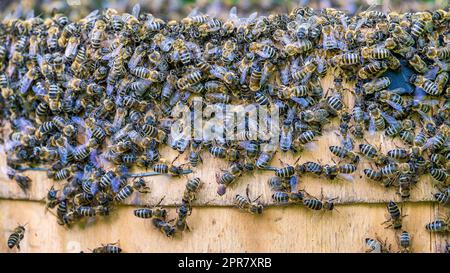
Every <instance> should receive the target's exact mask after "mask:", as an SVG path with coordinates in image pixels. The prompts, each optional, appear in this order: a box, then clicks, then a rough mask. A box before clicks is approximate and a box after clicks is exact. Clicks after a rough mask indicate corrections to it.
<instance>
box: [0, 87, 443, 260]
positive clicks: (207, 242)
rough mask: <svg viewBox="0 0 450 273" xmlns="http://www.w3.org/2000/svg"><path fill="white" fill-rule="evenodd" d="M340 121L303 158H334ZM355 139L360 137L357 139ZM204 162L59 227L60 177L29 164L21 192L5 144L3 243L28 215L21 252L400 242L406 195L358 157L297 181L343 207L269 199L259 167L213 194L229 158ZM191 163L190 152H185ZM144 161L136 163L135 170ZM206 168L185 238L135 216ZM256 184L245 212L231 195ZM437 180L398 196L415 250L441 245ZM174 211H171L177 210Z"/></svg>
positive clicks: (345, 248) (377, 138) (0, 191)
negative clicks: (253, 208) (391, 207)
mask: <svg viewBox="0 0 450 273" xmlns="http://www.w3.org/2000/svg"><path fill="white" fill-rule="evenodd" d="M329 82H330V80H329V78H328V79H325V80H324V82H323V87H324V90H326V89H327V88H328V87H329ZM346 103H347V106H348V107H349V108H350V109H351V107H353V101H352V97H351V96H348V97H347V98H346ZM336 131H337V123H336V122H333V123H332V124H329V125H327V126H326V127H325V129H324V134H323V136H321V137H319V138H318V140H317V141H315V142H314V143H313V144H312V145H309V146H308V147H307V149H306V150H305V151H304V152H303V153H301V158H300V160H299V163H302V162H306V161H318V160H319V161H320V162H321V163H322V164H325V163H332V160H333V159H334V160H337V158H336V157H334V156H333V155H332V154H331V153H330V151H329V149H328V147H329V146H330V145H340V141H341V137H340V136H337V135H336V134H335V132H336ZM366 140H367V141H368V142H369V143H371V144H374V145H377V146H378V145H379V144H380V143H382V145H381V151H383V152H386V151H387V150H389V149H392V148H393V147H395V145H394V144H393V143H392V140H390V139H388V138H386V137H385V136H384V135H382V134H375V135H374V136H370V135H367V136H366ZM357 144H358V143H355V147H357ZM162 154H163V156H164V157H165V158H167V159H173V158H174V157H175V156H176V152H174V151H172V150H171V149H170V148H164V149H163V150H162ZM297 157H298V156H294V155H292V154H290V153H289V154H283V153H281V152H278V153H277V154H276V156H275V158H274V160H273V161H272V163H273V164H272V165H274V166H281V163H280V161H279V160H278V159H282V161H283V162H286V163H291V164H292V163H293V162H294V161H295V160H296V159H297ZM202 158H203V164H200V166H199V167H197V168H196V169H195V170H194V172H193V173H192V174H190V175H187V176H184V177H181V178H175V179H174V178H171V177H169V176H166V175H160V176H155V177H151V178H146V181H147V183H148V186H149V187H150V188H151V193H149V194H145V195H143V194H139V193H134V194H133V196H132V197H131V198H129V199H128V200H127V202H126V204H128V205H131V206H126V205H125V206H121V207H119V209H118V211H116V212H114V213H113V215H112V216H110V217H108V218H101V219H97V220H95V221H90V222H89V221H88V222H89V223H84V224H81V225H78V226H76V227H73V228H72V229H70V230H69V229H66V228H63V227H61V226H59V225H58V224H57V222H56V218H55V217H54V216H53V215H52V214H51V213H48V212H47V213H45V209H44V207H45V203H44V202H43V198H44V197H45V195H46V193H47V191H48V189H49V188H50V187H51V186H52V185H54V186H55V187H56V188H60V187H61V182H54V181H52V180H49V179H47V176H46V173H45V172H25V174H26V175H28V176H30V177H31V178H32V180H33V182H32V184H31V189H30V190H29V192H28V193H24V192H22V191H21V190H20V188H19V187H18V186H17V185H16V182H14V181H11V180H9V179H8V178H7V177H6V173H5V170H6V162H5V155H4V151H3V150H2V151H1V152H0V168H1V170H2V171H0V225H1V226H0V229H1V231H2V235H1V236H0V252H15V251H16V250H9V249H7V247H6V240H7V236H8V234H9V233H10V232H11V230H12V229H13V228H14V227H15V226H16V225H17V223H21V224H24V223H28V225H27V234H26V236H25V239H24V241H23V242H22V244H21V245H22V251H23V252H73V251H80V250H84V251H87V250H88V248H90V249H92V248H94V247H96V246H99V245H100V244H101V243H110V242H115V241H117V240H120V243H121V247H122V248H123V249H124V250H125V251H128V252H193V251H194V252H196V251H199V252H210V251H211V252H226V251H237V252H266V251H268V252H361V251H364V238H366V237H368V236H372V237H373V236H375V234H377V235H378V236H379V237H380V238H386V237H387V239H388V242H389V243H391V244H392V248H393V251H397V249H398V247H397V242H396V240H395V236H397V235H398V233H396V232H394V231H393V230H391V229H384V227H383V226H382V225H381V222H383V221H384V220H385V214H386V208H385V205H386V203H387V202H388V201H390V200H395V201H398V202H400V201H401V199H400V198H399V196H398V194H397V193H396V191H395V189H393V188H388V189H387V188H384V187H383V186H381V185H379V184H376V183H375V182H371V181H368V180H366V179H364V177H362V170H363V169H364V168H365V167H369V166H370V164H369V163H368V161H366V160H365V159H362V161H361V162H360V164H359V166H358V170H357V172H356V173H355V174H354V180H353V181H352V182H350V181H346V180H338V181H327V180H324V179H319V178H317V177H313V176H302V177H300V184H299V188H301V189H305V190H307V191H308V193H310V194H312V195H314V196H317V197H320V192H321V190H322V189H323V192H324V196H325V197H329V198H331V197H337V198H338V200H337V202H336V203H338V204H339V205H338V206H337V209H338V211H339V212H332V213H321V212H319V213H314V212H312V211H309V210H307V209H306V208H304V207H300V206H293V207H275V206H273V203H272V201H271V194H272V192H271V190H270V188H269V186H268V184H267V180H268V179H269V178H270V177H271V176H273V175H274V173H273V172H271V171H256V172H254V173H252V174H246V175H244V176H242V177H240V178H239V179H238V180H237V182H236V183H235V184H234V185H233V186H232V187H230V188H229V189H228V191H227V193H226V194H225V195H224V196H218V195H217V194H216V190H217V183H216V173H217V172H218V171H220V169H224V168H226V167H227V163H226V162H225V161H221V160H217V159H213V158H212V157H211V155H209V153H208V152H203V154H202ZM179 162H180V163H183V162H185V155H182V156H181V157H180V159H179ZM139 171H142V170H134V171H133V172H139ZM192 177H200V178H201V180H202V181H203V186H202V188H201V190H200V192H199V193H198V199H197V200H196V201H195V203H194V206H195V208H194V212H193V214H192V216H191V217H189V219H188V220H189V223H190V226H191V227H192V229H193V231H192V232H190V233H186V232H185V233H184V234H183V238H182V239H180V238H178V239H172V240H171V239H167V238H165V237H164V236H163V235H162V234H158V233H159V232H158V231H157V230H155V229H153V227H152V226H151V223H150V222H149V221H143V220H141V219H138V218H136V217H135V216H134V215H133V213H132V210H133V209H134V208H135V207H136V206H139V205H145V204H147V205H152V204H155V203H157V202H158V201H159V200H160V199H161V197H162V196H166V197H165V199H164V201H163V203H162V204H163V205H165V206H169V207H172V208H171V210H172V215H174V214H175V212H174V210H175V208H174V207H175V206H176V205H177V204H179V203H180V202H181V196H182V193H183V191H184V187H185V183H186V181H187V179H189V178H192ZM247 185H250V191H251V194H252V195H253V196H258V195H260V194H261V195H262V197H261V201H262V202H263V203H264V204H265V205H266V206H267V208H266V211H265V212H264V214H263V215H262V217H255V216H252V215H248V214H246V213H242V212H240V211H238V210H237V209H235V208H232V207H231V206H233V203H232V200H233V197H234V195H235V194H237V193H240V194H245V188H246V187H247ZM434 191H435V190H434V189H433V186H432V183H431V179H430V177H429V176H428V175H426V176H422V177H421V179H420V181H419V183H418V184H417V185H416V186H415V188H413V189H412V192H411V198H410V200H409V201H408V202H402V203H401V206H402V207H403V208H404V209H405V212H406V214H408V216H407V217H406V218H405V220H404V222H405V225H404V229H406V230H407V231H409V232H410V233H411V234H412V236H413V240H414V241H413V247H412V250H413V251H415V252H441V251H442V249H443V244H444V242H445V239H446V238H447V237H448V234H447V235H444V236H443V235H435V234H430V233H429V232H427V231H426V230H425V224H426V223H428V222H430V221H431V220H433V219H434V218H435V217H436V215H438V214H439V210H441V211H442V208H439V207H438V206H437V205H436V204H434V203H432V202H430V201H431V200H432V194H431V193H432V192H434ZM174 217H175V216H174Z"/></svg>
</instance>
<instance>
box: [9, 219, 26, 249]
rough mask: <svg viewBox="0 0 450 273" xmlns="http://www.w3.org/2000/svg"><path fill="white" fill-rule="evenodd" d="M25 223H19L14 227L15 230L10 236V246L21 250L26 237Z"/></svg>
mask: <svg viewBox="0 0 450 273" xmlns="http://www.w3.org/2000/svg"><path fill="white" fill-rule="evenodd" d="M25 226H26V224H25V225H23V226H22V225H19V226H18V227H16V228H15V229H14V232H13V233H12V234H11V235H9V237H8V247H9V248H13V247H17V249H18V250H20V242H21V241H22V240H23V238H24V237H25Z"/></svg>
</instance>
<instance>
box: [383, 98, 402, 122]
mask: <svg viewBox="0 0 450 273" xmlns="http://www.w3.org/2000/svg"><path fill="white" fill-rule="evenodd" d="M392 103H393V104H396V103H395V102H392ZM388 104H389V101H388ZM389 105H390V104H389ZM396 110H397V109H396ZM398 111H400V110H398ZM381 115H382V116H383V117H384V119H385V120H386V121H387V123H389V124H390V125H398V124H399V122H398V121H397V120H396V119H395V118H394V117H392V116H390V115H388V114H387V113H385V112H381Z"/></svg>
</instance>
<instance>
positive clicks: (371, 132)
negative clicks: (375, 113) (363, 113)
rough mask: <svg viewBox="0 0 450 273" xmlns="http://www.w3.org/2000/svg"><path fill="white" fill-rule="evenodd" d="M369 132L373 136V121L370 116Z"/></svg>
mask: <svg viewBox="0 0 450 273" xmlns="http://www.w3.org/2000/svg"><path fill="white" fill-rule="evenodd" d="M369 134H370V135H371V136H373V135H374V134H375V121H374V119H373V118H372V117H370V120H369Z"/></svg>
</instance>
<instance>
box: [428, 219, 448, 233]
mask: <svg viewBox="0 0 450 273" xmlns="http://www.w3.org/2000/svg"><path fill="white" fill-rule="evenodd" d="M449 220H450V218H449V217H446V218H445V219H443V218H438V219H436V220H434V221H432V222H430V223H428V224H426V225H425V229H426V230H428V231H430V232H448V231H450V225H449Z"/></svg>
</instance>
